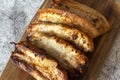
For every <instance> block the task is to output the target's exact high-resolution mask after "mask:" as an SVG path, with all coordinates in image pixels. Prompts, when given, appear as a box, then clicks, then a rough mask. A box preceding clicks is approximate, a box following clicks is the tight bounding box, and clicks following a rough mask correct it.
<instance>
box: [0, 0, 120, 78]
mask: <svg viewBox="0 0 120 80" xmlns="http://www.w3.org/2000/svg"><path fill="white" fill-rule="evenodd" d="M77 1H79V2H81V3H83V4H86V5H88V6H90V7H92V8H94V9H96V10H97V11H99V12H100V13H102V14H103V15H104V16H105V17H106V18H107V19H108V21H109V22H110V25H111V30H110V31H109V32H107V33H106V34H104V35H103V36H101V37H99V38H97V39H95V40H94V43H95V52H94V53H93V55H92V56H91V60H90V65H89V67H88V70H87V73H86V74H85V76H84V77H83V80H96V77H97V76H98V73H99V71H100V69H101V67H102V65H103V64H104V60H105V58H106V57H107V55H108V54H109V50H110V48H111V46H112V42H113V41H114V39H115V35H116V34H117V31H118V30H119V29H120V3H119V2H118V1H115V0H77ZM50 4H51V0H45V2H44V4H43V5H42V7H41V8H46V7H49V6H50ZM35 17H36V16H35ZM35 17H34V18H33V19H32V21H31V22H34V21H36V18H35ZM25 36H26V34H23V36H22V38H21V40H24V39H25ZM0 80H34V79H33V78H32V77H31V76H30V75H28V74H27V73H26V72H24V71H23V70H21V69H19V68H17V67H16V66H14V65H13V64H12V62H11V60H9V61H8V64H7V65H6V68H5V69H4V71H3V73H2V75H1V77H0Z"/></svg>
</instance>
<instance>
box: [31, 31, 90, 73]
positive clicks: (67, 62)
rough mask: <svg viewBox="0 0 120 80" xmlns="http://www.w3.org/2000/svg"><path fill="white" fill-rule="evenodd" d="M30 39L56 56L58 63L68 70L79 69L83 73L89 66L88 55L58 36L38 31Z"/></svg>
mask: <svg viewBox="0 0 120 80" xmlns="http://www.w3.org/2000/svg"><path fill="white" fill-rule="evenodd" d="M29 41H30V42H31V43H32V44H34V45H36V46H37V47H39V48H42V49H44V50H46V52H47V53H48V54H49V55H50V56H52V57H54V58H55V59H56V60H57V61H58V63H59V64H60V65H61V66H62V67H63V68H65V69H67V70H68V71H74V70H78V71H79V72H80V73H81V74H82V73H83V71H84V68H85V67H86V66H87V61H88V59H87V57H86V56H85V55H84V54H83V53H82V52H81V51H79V50H76V49H75V48H74V47H73V46H72V45H70V44H69V43H68V42H66V41H64V40H62V39H59V38H58V37H56V36H49V35H47V34H44V33H41V32H36V33H34V34H33V35H32V36H30V37H29Z"/></svg>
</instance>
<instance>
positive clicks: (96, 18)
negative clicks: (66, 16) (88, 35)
mask: <svg viewBox="0 0 120 80" xmlns="http://www.w3.org/2000/svg"><path fill="white" fill-rule="evenodd" d="M53 3H54V5H53V6H52V7H53V8H55V9H60V10H65V11H68V12H71V13H74V14H77V15H78V16H80V17H82V18H84V19H86V20H87V21H88V22H90V23H91V24H92V25H93V26H94V28H95V29H97V30H98V31H99V34H98V35H96V36H94V37H93V38H96V37H98V36H99V35H101V34H103V33H105V32H106V31H108V30H109V29H110V25H109V23H108V21H107V20H106V18H105V17H104V16H103V15H102V14H100V13H99V12H98V11H96V10H94V9H92V8H90V7H88V6H86V5H84V4H81V3H78V2H76V1H74V0H59V1H58V0H53Z"/></svg>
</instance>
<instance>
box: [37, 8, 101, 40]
mask: <svg viewBox="0 0 120 80" xmlns="http://www.w3.org/2000/svg"><path fill="white" fill-rule="evenodd" d="M37 19H38V21H46V22H52V23H62V24H67V25H71V26H73V27H74V28H77V29H79V30H81V31H83V32H85V33H87V35H89V36H90V37H91V38H94V37H96V36H98V35H99V31H98V30H97V29H96V28H95V27H94V26H93V25H91V23H90V22H88V21H87V20H86V19H84V18H82V17H80V16H77V15H75V14H73V13H69V12H67V11H64V10H58V9H50V8H48V9H41V10H39V11H38V13H37Z"/></svg>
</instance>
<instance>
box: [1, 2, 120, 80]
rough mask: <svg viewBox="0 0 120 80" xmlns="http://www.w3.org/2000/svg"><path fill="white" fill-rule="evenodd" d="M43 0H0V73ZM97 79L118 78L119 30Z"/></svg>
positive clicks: (119, 59)
mask: <svg viewBox="0 0 120 80" xmlns="http://www.w3.org/2000/svg"><path fill="white" fill-rule="evenodd" d="M43 1H44V0H0V74H1V73H2V71H3V69H4V67H5V65H6V63H7V61H8V60H9V57H10V53H11V51H12V50H13V47H14V46H12V45H10V42H12V41H15V42H17V41H18V40H19V39H20V36H21V35H22V34H23V32H24V30H25V27H26V26H27V25H28V24H29V22H30V20H31V19H32V17H33V16H34V14H35V13H36V11H37V10H38V8H39V7H40V5H41V4H42V3H43ZM98 80H120V30H119V32H118V35H117V37H116V39H115V41H114V45H113V46H112V48H111V50H110V53H109V57H108V58H107V59H106V62H105V64H104V66H103V68H102V70H101V72H100V75H99V76H98Z"/></svg>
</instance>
